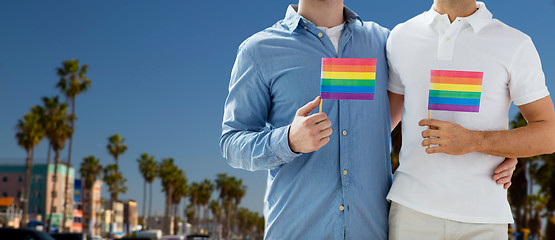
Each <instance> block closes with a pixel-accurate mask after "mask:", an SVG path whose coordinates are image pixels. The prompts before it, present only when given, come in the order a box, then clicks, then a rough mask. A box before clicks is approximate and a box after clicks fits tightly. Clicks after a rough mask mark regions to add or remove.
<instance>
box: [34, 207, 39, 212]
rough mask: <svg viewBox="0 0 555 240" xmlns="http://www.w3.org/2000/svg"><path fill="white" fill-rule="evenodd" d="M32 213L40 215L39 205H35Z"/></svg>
mask: <svg viewBox="0 0 555 240" xmlns="http://www.w3.org/2000/svg"><path fill="white" fill-rule="evenodd" d="M34 213H40V206H39V205H35V207H34Z"/></svg>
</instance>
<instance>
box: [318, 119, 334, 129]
mask: <svg viewBox="0 0 555 240" xmlns="http://www.w3.org/2000/svg"><path fill="white" fill-rule="evenodd" d="M316 127H317V128H318V129H320V131H323V130H325V129H326V128H330V127H331V121H330V120H327V119H326V120H324V121H321V122H319V123H317V124H316Z"/></svg>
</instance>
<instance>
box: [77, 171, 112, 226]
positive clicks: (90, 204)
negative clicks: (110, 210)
mask: <svg viewBox="0 0 555 240" xmlns="http://www.w3.org/2000/svg"><path fill="white" fill-rule="evenodd" d="M102 184H103V182H102V181H100V180H96V181H95V182H94V184H93V187H92V189H87V186H86V184H84V183H83V184H82V186H81V190H82V191H81V201H82V202H81V206H82V209H83V219H82V226H83V230H84V231H85V232H88V233H90V235H92V236H100V235H101V233H102V232H106V231H103V230H102V225H103V219H102V211H103V208H102V198H101V197H102V191H101V188H102Z"/></svg>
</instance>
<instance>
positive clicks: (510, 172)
mask: <svg viewBox="0 0 555 240" xmlns="http://www.w3.org/2000/svg"><path fill="white" fill-rule="evenodd" d="M513 171H514V169H512V168H510V169H506V170H503V171H501V172H500V173H496V174H495V175H493V180H498V179H500V178H504V177H509V178H511V177H512V176H513Z"/></svg>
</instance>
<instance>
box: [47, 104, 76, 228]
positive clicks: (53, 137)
mask: <svg viewBox="0 0 555 240" xmlns="http://www.w3.org/2000/svg"><path fill="white" fill-rule="evenodd" d="M42 100H43V102H44V112H45V115H44V118H43V120H44V122H43V127H44V130H45V134H46V137H47V138H48V140H49V141H50V144H51V145H52V149H53V150H54V165H55V167H54V176H55V177H54V178H53V182H54V184H53V185H54V188H53V189H52V199H51V204H50V207H51V210H50V217H49V218H48V228H47V231H48V232H50V229H51V227H52V214H54V212H55V210H56V207H55V206H54V202H55V199H56V197H57V192H56V189H55V187H56V186H57V184H56V182H57V181H58V178H57V174H58V173H59V171H58V166H59V163H60V153H61V151H62V149H63V148H64V147H65V143H66V140H67V139H68V138H69V137H70V136H71V134H72V132H73V130H72V129H71V127H70V126H69V122H70V121H71V119H72V117H71V116H70V115H68V113H67V108H68V106H67V104H65V103H60V102H59V100H58V97H53V98H47V97H43V98H42ZM67 167H69V166H67ZM65 200H66V199H64V201H65ZM62 214H63V215H65V214H66V209H63V213H62ZM64 227H65V226H63V225H62V226H61V230H63V229H64Z"/></svg>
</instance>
